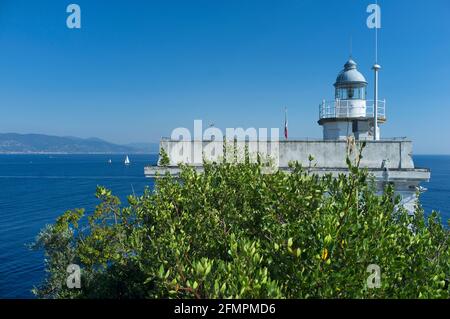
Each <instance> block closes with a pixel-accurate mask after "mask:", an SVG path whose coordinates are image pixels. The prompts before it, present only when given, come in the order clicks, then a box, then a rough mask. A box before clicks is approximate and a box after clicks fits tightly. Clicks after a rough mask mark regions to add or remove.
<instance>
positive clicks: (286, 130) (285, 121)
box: [284, 109, 288, 140]
mask: <svg viewBox="0 0 450 319" xmlns="http://www.w3.org/2000/svg"><path fill="white" fill-rule="evenodd" d="M284 138H285V139H286V140H287V139H288V121H287V109H284Z"/></svg>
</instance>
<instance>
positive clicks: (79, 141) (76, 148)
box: [0, 133, 151, 154]
mask: <svg viewBox="0 0 450 319" xmlns="http://www.w3.org/2000/svg"><path fill="white" fill-rule="evenodd" d="M141 146H143V145H141ZM150 152H151V150H150V148H149V149H147V148H144V147H136V146H132V145H118V144H113V143H109V142H106V141H104V140H101V139H99V138H87V139H83V138H78V137H71V136H66V137H59V136H50V135H43V134H16V133H4V134H2V133H0V153H3V154H5V153H65V154H89V153H97V154H102V153H103V154H113V153H118V154H125V153H126V154H133V153H150Z"/></svg>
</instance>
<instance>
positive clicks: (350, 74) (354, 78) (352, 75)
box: [334, 59, 367, 87]
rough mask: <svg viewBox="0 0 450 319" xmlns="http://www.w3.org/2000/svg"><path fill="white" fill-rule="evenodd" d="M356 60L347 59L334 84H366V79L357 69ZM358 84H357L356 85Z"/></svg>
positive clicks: (337, 85)
mask: <svg viewBox="0 0 450 319" xmlns="http://www.w3.org/2000/svg"><path fill="white" fill-rule="evenodd" d="M356 66H357V64H356V62H355V61H353V60H352V59H349V60H348V61H347V63H345V65H344V69H343V70H342V71H341V72H340V73H339V74H338V76H337V78H336V83H334V86H336V87H340V86H348V85H357V86H360V85H367V81H366V79H365V78H364V75H362V74H361V73H360V72H359V71H358V70H357V69H356ZM358 84H359V85H358Z"/></svg>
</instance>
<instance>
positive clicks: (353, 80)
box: [319, 59, 386, 140]
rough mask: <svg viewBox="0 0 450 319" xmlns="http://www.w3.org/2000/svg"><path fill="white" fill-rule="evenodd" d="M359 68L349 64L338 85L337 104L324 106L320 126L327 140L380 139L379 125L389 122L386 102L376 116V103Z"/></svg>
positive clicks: (381, 102) (381, 103)
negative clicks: (368, 91) (370, 95)
mask: <svg viewBox="0 0 450 319" xmlns="http://www.w3.org/2000/svg"><path fill="white" fill-rule="evenodd" d="M356 66H357V64H356V62H355V61H353V60H352V59H349V60H348V61H347V63H345V65H344V69H343V70H342V71H341V72H340V73H339V75H338V76H337V78H336V83H334V87H335V98H334V100H333V101H328V102H327V101H325V100H324V101H323V102H322V104H321V105H320V111H319V124H320V125H322V126H323V139H324V140H345V139H347V137H349V136H353V137H354V138H355V139H357V140H379V138H380V133H379V132H380V130H379V127H378V125H379V124H382V123H384V122H385V121H386V116H385V101H378V103H376V104H377V112H375V103H374V101H373V100H372V101H370V100H367V99H366V89H367V81H366V79H365V78H364V76H363V75H362V74H361V73H360V72H359V71H358V69H357V68H356ZM375 114H376V115H377V121H375ZM375 123H377V124H378V125H377V129H376V130H375V129H374V126H375ZM375 135H376V136H375Z"/></svg>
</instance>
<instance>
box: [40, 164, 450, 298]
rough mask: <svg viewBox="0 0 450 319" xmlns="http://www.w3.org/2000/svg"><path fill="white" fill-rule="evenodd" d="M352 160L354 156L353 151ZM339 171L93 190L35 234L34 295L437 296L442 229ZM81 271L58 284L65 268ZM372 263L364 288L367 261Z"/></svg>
mask: <svg viewBox="0 0 450 319" xmlns="http://www.w3.org/2000/svg"><path fill="white" fill-rule="evenodd" d="M357 157H358V156H357ZM347 162H348V166H349V174H348V175H344V174H342V175H340V176H339V177H337V178H333V177H332V176H330V175H326V176H322V177H320V176H318V175H314V174H308V172H307V170H308V169H306V170H305V169H303V168H302V167H301V166H299V165H297V164H294V165H292V167H291V168H292V172H291V173H285V172H281V171H279V172H277V173H274V174H263V173H262V171H261V165H259V164H252V163H244V164H232V163H219V164H215V163H209V164H208V163H205V165H204V172H203V173H198V172H196V171H195V170H194V169H193V168H190V167H187V166H183V167H182V172H181V175H180V176H179V177H178V178H175V177H171V176H169V175H165V176H163V177H161V178H160V179H158V180H157V183H156V186H155V189H154V190H153V191H150V190H146V191H145V193H144V194H143V196H140V197H132V196H130V197H129V198H128V200H129V206H128V207H124V208H122V207H121V205H120V202H119V200H118V199H117V198H116V197H114V196H113V195H112V194H111V192H110V191H109V190H106V189H105V188H102V187H99V188H98V189H97V194H96V195H97V197H98V198H99V199H100V200H101V203H100V204H99V205H98V207H97V208H96V209H95V211H94V212H93V213H92V214H91V215H89V216H88V217H87V220H86V218H84V217H83V216H84V212H83V211H82V210H73V211H68V212H66V213H65V214H64V215H63V216H61V217H59V218H58V220H57V221H56V223H55V224H54V225H52V226H49V227H47V228H46V229H44V230H43V231H42V232H41V234H40V235H39V236H38V238H37V241H36V244H35V248H43V249H44V250H45V253H46V257H47V262H46V266H47V271H48V275H47V277H46V279H45V281H44V282H43V283H42V285H41V286H40V287H38V288H36V289H35V290H34V292H35V294H36V295H37V296H38V297H41V298H228V297H231V298H449V297H450V290H449V274H450V251H449V244H450V239H449V231H448V229H446V228H445V227H444V226H443V225H442V223H441V220H440V219H439V216H438V214H437V213H433V214H432V215H431V216H430V217H429V218H428V220H427V221H425V219H424V215H423V210H422V209H421V207H420V205H419V204H418V205H417V211H416V214H415V216H409V215H408V214H407V212H406V211H405V210H404V209H403V208H402V207H398V205H397V204H398V203H399V199H398V198H396V197H395V196H394V190H393V188H392V186H387V187H386V189H385V191H384V193H383V194H382V195H377V194H376V193H375V189H374V183H373V180H371V178H370V177H369V175H368V172H367V171H366V170H364V169H359V168H358V166H359V164H358V162H356V163H352V162H351V161H350V160H348V161H347ZM72 263H73V264H78V265H80V267H81V268H82V276H81V284H82V288H81V289H78V290H77V289H68V288H67V287H66V284H65V283H66V278H67V276H68V273H67V272H66V268H67V265H69V264H72ZM370 264H376V265H378V266H379V267H380V270H381V282H380V283H381V287H379V288H370V287H368V285H367V278H368V277H369V275H370V273H368V272H367V267H368V266H369V265H370Z"/></svg>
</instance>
